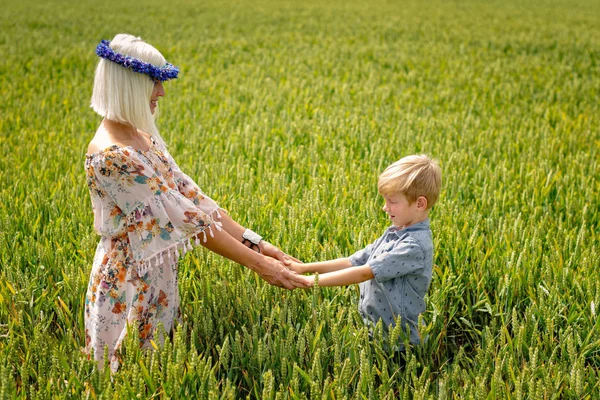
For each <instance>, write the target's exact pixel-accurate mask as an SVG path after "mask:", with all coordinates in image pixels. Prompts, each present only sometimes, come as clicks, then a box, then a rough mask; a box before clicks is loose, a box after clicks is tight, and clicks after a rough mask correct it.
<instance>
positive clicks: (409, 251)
mask: <svg viewBox="0 0 600 400" xmlns="http://www.w3.org/2000/svg"><path fill="white" fill-rule="evenodd" d="M350 262H351V263H352V265H353V266H361V265H369V266H370V267H371V271H372V272H373V275H374V276H375V278H374V279H371V280H368V281H366V282H362V283H360V284H359V287H360V301H359V303H358V310H359V312H360V313H361V315H362V317H363V319H364V320H365V323H367V324H372V325H373V326H375V325H376V324H377V322H378V321H379V320H380V319H381V320H382V321H381V322H382V323H383V325H384V327H386V328H387V327H388V326H389V325H390V324H391V325H392V326H393V325H395V320H396V318H397V317H398V316H400V317H401V324H402V325H404V324H407V325H408V328H410V342H411V343H413V344H419V343H421V340H420V338H419V334H418V331H417V323H418V318H419V314H421V313H422V312H424V311H425V294H426V293H427V290H428V289H429V284H430V283H431V273H432V267H433V241H432V236H431V229H430V228H429V219H426V220H424V221H421V222H418V223H416V224H414V225H411V226H409V227H406V228H404V229H399V228H397V227H395V226H392V227H390V228H388V229H387V230H386V231H385V233H384V234H383V236H381V237H380V238H379V239H377V240H376V241H375V242H373V243H372V244H370V245H368V246H367V247H365V248H364V249H363V250H360V251H358V252H356V253H354V254H353V255H352V256H350Z"/></svg>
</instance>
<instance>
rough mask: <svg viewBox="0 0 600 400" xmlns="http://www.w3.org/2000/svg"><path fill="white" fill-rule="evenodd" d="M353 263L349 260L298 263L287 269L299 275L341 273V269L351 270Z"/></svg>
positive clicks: (290, 265) (291, 264) (338, 259)
mask: <svg viewBox="0 0 600 400" xmlns="http://www.w3.org/2000/svg"><path fill="white" fill-rule="evenodd" d="M351 266H352V263H351V262H350V259H348V258H337V259H335V260H328V261H320V262H313V263H306V264H301V263H297V262H290V263H289V264H288V265H287V267H288V268H289V269H291V270H292V271H294V272H296V273H298V274H305V273H307V272H318V273H319V274H324V273H327V272H333V271H339V270H341V269H346V268H350V267H351Z"/></svg>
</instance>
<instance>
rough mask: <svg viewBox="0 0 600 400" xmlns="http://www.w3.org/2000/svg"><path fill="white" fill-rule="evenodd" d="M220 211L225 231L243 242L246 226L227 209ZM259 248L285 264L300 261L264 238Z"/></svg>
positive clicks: (263, 252)
mask: <svg viewBox="0 0 600 400" xmlns="http://www.w3.org/2000/svg"><path fill="white" fill-rule="evenodd" d="M219 213H220V214H221V219H220V220H219V221H220V222H221V223H222V224H223V229H225V231H226V232H227V233H229V235H231V236H232V237H233V238H234V239H235V240H238V241H239V242H240V243H242V241H243V238H242V235H243V234H244V231H245V230H246V228H244V227H243V226H241V225H240V224H238V223H237V222H236V221H235V220H234V219H233V218H231V216H230V215H229V214H227V213H226V212H225V210H223V209H220V211H219ZM246 247H247V246H246ZM258 248H259V249H260V252H261V253H262V254H264V255H265V256H267V257H272V258H275V259H277V260H279V261H281V262H282V263H284V264H287V263H288V262H289V260H292V261H296V262H299V261H298V260H297V259H295V258H294V257H291V256H289V255H287V254H285V253H284V252H283V251H281V250H279V248H278V247H277V246H273V245H272V244H271V243H269V242H267V241H266V240H264V239H263V240H261V241H260V243H259V244H258ZM286 258H287V259H286Z"/></svg>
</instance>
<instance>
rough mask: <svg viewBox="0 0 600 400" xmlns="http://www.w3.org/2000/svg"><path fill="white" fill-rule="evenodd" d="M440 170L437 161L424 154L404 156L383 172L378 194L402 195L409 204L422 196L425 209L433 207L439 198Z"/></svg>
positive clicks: (440, 185) (378, 185) (380, 177)
mask: <svg viewBox="0 0 600 400" xmlns="http://www.w3.org/2000/svg"><path fill="white" fill-rule="evenodd" d="M441 187H442V170H441V168H440V166H439V165H438V163H437V161H435V160H432V159H431V158H429V157H428V156H426V155H425V154H419V155H411V156H406V157H404V158H402V159H400V160H398V161H396V162H395V163H393V164H392V165H390V166H389V167H387V168H386V169H385V171H383V173H382V174H381V175H380V176H379V182H378V184H377V188H378V189H379V193H381V194H383V195H389V194H394V193H402V194H403V195H405V196H406V199H407V200H408V202H409V203H413V202H415V201H416V200H417V198H419V196H424V197H425V198H426V199H427V209H430V208H431V207H433V205H434V204H435V203H436V202H437V200H438V198H439V196H440V189H441Z"/></svg>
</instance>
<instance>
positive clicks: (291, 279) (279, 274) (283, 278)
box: [256, 257, 312, 290]
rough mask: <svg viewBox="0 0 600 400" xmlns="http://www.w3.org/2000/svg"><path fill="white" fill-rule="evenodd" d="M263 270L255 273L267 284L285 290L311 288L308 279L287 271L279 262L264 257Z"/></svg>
mask: <svg viewBox="0 0 600 400" xmlns="http://www.w3.org/2000/svg"><path fill="white" fill-rule="evenodd" d="M263 261H264V265H263V268H260V269H259V270H257V271H256V272H257V273H258V274H259V275H260V277H261V278H263V279H264V280H266V281H267V282H268V283H269V284H271V285H273V286H277V287H282V288H286V289H290V290H291V289H295V288H307V287H310V286H312V282H311V280H310V279H309V277H306V276H302V275H298V274H296V273H294V272H292V271H290V270H289V269H287V268H286V267H285V266H284V265H283V264H282V263H281V262H280V261H279V260H276V259H274V258H271V257H264V260H263Z"/></svg>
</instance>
